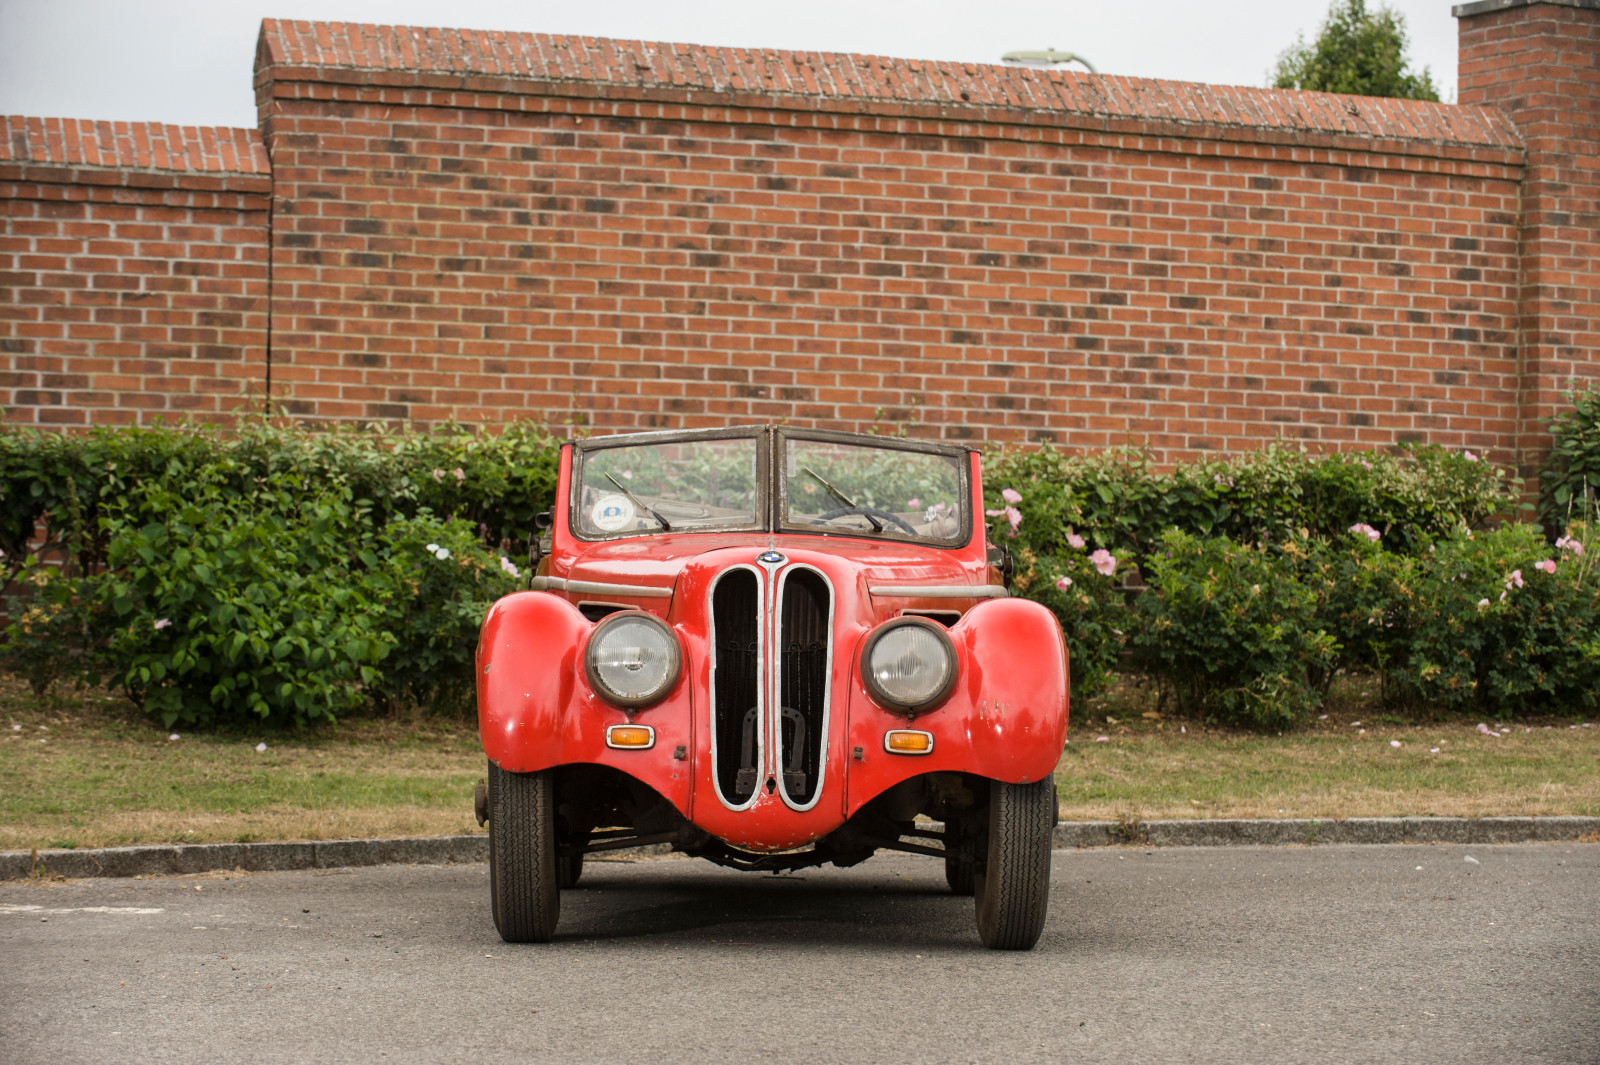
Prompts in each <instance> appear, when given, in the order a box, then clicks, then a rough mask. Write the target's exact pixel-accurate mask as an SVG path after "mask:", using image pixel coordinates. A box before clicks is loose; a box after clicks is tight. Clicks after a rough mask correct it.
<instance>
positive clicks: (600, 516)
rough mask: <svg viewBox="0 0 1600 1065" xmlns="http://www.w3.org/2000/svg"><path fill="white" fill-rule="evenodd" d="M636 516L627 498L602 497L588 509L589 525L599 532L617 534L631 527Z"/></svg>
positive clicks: (631, 503) (615, 496)
mask: <svg viewBox="0 0 1600 1065" xmlns="http://www.w3.org/2000/svg"><path fill="white" fill-rule="evenodd" d="M636 514H637V511H635V510H634V508H633V501H632V500H630V499H629V498H628V497H627V496H622V495H604V496H601V497H600V498H599V499H597V500H595V503H594V506H592V507H590V508H589V524H591V525H593V526H594V527H595V528H596V529H599V530H600V531H601V532H617V531H619V530H621V529H626V528H627V527H628V526H630V525H632V524H633V519H634V516H635V515H636Z"/></svg>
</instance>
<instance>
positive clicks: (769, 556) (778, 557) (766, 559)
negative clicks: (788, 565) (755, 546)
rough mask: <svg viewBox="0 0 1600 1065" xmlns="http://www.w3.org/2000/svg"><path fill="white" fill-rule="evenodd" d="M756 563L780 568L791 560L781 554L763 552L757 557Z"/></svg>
mask: <svg viewBox="0 0 1600 1065" xmlns="http://www.w3.org/2000/svg"><path fill="white" fill-rule="evenodd" d="M756 561H757V562H760V563H762V564H764V565H767V566H778V565H781V564H783V563H785V562H787V561H789V560H788V559H786V558H784V557H783V554H782V553H781V552H778V551H763V552H762V553H761V554H759V555H757V556H756Z"/></svg>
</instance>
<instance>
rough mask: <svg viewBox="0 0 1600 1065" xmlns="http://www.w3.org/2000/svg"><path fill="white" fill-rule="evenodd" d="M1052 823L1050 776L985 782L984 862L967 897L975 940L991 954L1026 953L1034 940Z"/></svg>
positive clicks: (1046, 884)
mask: <svg viewBox="0 0 1600 1065" xmlns="http://www.w3.org/2000/svg"><path fill="white" fill-rule="evenodd" d="M1055 825H1056V787H1055V781H1054V780H1052V779H1051V778H1049V777H1046V778H1045V779H1044V780H1040V781H1037V782H1035V783H1033V784H1006V783H1002V782H1001V781H998V780H996V781H993V782H991V783H990V785H989V823H988V828H989V831H988V832H987V837H988V839H987V847H986V848H985V849H984V850H985V859H986V860H985V861H984V862H983V867H982V868H980V869H979V870H978V871H977V875H976V877H975V878H974V892H973V894H974V897H975V900H976V901H975V907H976V909H977V914H978V936H979V937H980V938H981V939H982V940H983V945H984V946H986V947H988V948H990V949H991V950H1032V949H1033V945H1034V944H1035V943H1037V942H1039V936H1040V934H1041V933H1042V932H1043V931H1044V919H1045V914H1046V912H1047V910H1048V909H1049V906H1050V845H1051V843H1052V836H1053V835H1054V833H1055ZM947 861H948V859H947Z"/></svg>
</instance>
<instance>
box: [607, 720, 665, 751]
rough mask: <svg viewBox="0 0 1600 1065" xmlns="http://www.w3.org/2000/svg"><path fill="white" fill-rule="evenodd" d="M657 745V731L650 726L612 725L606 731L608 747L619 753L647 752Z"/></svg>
mask: <svg viewBox="0 0 1600 1065" xmlns="http://www.w3.org/2000/svg"><path fill="white" fill-rule="evenodd" d="M655 745H656V730H655V729H653V728H651V727H650V726H649V725H612V726H611V727H610V728H608V729H606V746H607V747H614V748H616V749H617V750H619V751H647V750H649V749H650V748H651V747H654V746H655Z"/></svg>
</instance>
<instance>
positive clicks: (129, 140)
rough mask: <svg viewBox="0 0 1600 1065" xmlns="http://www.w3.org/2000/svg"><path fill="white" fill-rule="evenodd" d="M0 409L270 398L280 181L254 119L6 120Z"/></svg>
mask: <svg viewBox="0 0 1600 1065" xmlns="http://www.w3.org/2000/svg"><path fill="white" fill-rule="evenodd" d="M0 130H3V132H4V135H5V136H4V141H3V143H0V353H3V356H4V363H3V370H0V409H3V411H4V416H5V421H6V422H7V423H8V424H13V425H19V424H20V425H40V426H50V427H62V426H88V425H123V424H130V423H145V422H150V421H153V420H156V419H159V418H165V419H167V420H169V421H175V420H178V419H181V418H184V417H191V418H196V419H203V420H226V419H227V418H229V417H230V416H231V412H233V411H236V410H237V409H238V408H239V407H240V406H242V405H244V404H246V403H249V402H252V398H251V397H252V396H253V402H255V403H256V404H257V405H259V404H260V403H261V400H262V397H263V395H264V388H265V376H266V365H267V361H266V325H267V313H266V312H267V208H268V200H269V194H270V188H271V182H270V178H269V177H268V176H267V161H266V156H265V151H264V149H263V148H262V146H261V142H260V138H259V137H258V136H256V135H255V134H254V132H253V131H250V130H211V129H204V130H202V129H193V128H186V127H177V126H162V125H156V124H140V123H132V124H130V123H111V122H101V123H91V122H78V121H72V120H62V119H18V118H11V119H0Z"/></svg>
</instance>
